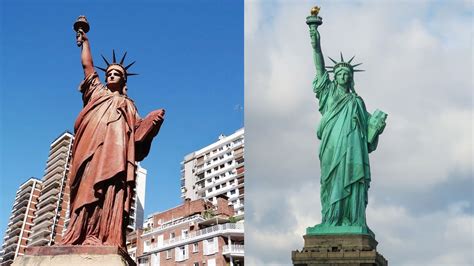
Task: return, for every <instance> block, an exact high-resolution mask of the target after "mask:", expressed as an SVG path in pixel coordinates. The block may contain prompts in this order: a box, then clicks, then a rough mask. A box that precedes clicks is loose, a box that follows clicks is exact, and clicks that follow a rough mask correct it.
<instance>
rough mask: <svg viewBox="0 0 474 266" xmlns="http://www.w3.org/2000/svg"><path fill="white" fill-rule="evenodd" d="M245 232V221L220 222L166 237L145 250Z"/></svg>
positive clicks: (166, 247)
mask: <svg viewBox="0 0 474 266" xmlns="http://www.w3.org/2000/svg"><path fill="white" fill-rule="evenodd" d="M243 233H244V224H243V223H227V224H218V225H214V226H211V227H207V228H204V229H201V230H198V231H193V232H190V233H188V234H187V235H184V236H183V235H181V236H178V237H175V238H170V239H166V240H164V241H163V243H161V245H158V243H154V244H151V245H150V246H148V247H147V246H145V247H144V249H143V252H158V251H161V250H165V249H169V248H171V247H175V246H181V245H185V244H186V243H190V242H196V241H199V240H201V239H206V238H210V237H214V236H217V235H223V234H226V235H243Z"/></svg>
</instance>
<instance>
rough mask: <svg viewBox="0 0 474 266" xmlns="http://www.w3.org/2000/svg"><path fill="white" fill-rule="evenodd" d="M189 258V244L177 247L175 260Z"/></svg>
mask: <svg viewBox="0 0 474 266" xmlns="http://www.w3.org/2000/svg"><path fill="white" fill-rule="evenodd" d="M188 258H189V254H188V245H184V246H181V247H176V248H175V261H183V260H187V259H188Z"/></svg>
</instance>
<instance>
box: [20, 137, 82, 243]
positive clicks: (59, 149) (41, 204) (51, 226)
mask: <svg viewBox="0 0 474 266" xmlns="http://www.w3.org/2000/svg"><path fill="white" fill-rule="evenodd" d="M73 140H74V136H73V134H72V133H70V132H68V131H66V132H64V133H63V134H61V135H60V136H59V137H58V138H56V139H55V140H54V141H53V142H52V143H51V146H50V149H49V155H48V160H47V162H46V168H45V171H44V176H43V188H42V189H41V195H40V197H39V199H38V204H37V205H36V212H35V219H34V225H33V227H32V234H31V236H30V238H29V241H28V246H46V245H52V244H54V243H56V242H58V241H60V240H61V239H62V235H63V233H64V232H65V230H66V227H67V224H68V219H67V217H69V216H68V209H69V186H68V182H67V175H68V173H69V165H70V163H71V151H72V144H73Z"/></svg>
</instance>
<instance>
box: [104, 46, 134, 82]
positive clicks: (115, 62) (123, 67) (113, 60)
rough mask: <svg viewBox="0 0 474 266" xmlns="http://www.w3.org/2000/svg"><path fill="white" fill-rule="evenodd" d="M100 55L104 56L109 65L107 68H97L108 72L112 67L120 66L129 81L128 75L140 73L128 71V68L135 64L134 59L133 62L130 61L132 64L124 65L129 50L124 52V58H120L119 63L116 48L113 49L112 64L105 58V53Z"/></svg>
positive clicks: (125, 78)
mask: <svg viewBox="0 0 474 266" xmlns="http://www.w3.org/2000/svg"><path fill="white" fill-rule="evenodd" d="M100 56H102V59H104V62H105V64H107V67H106V68H102V67H96V68H98V69H100V70H102V71H104V72H105V73H107V72H108V71H109V69H110V68H111V67H114V66H119V67H120V68H121V69H122V70H123V71H122V72H123V77H124V80H125V82H126V81H127V77H128V76H134V75H138V74H136V73H129V72H128V69H129V68H130V67H131V66H132V65H133V64H135V62H136V61H133V62H132V63H130V64H129V65H127V66H124V65H123V62H124V60H125V57H126V56H127V52H125V53H124V54H123V56H122V59H121V60H120V63H117V60H116V58H115V50H112V64H111V63H109V61H107V59H105V57H104V56H103V55H100Z"/></svg>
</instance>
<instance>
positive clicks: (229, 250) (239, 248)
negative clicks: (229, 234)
mask: <svg viewBox="0 0 474 266" xmlns="http://www.w3.org/2000/svg"><path fill="white" fill-rule="evenodd" d="M222 255H224V256H232V257H244V245H225V246H223V247H222Z"/></svg>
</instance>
